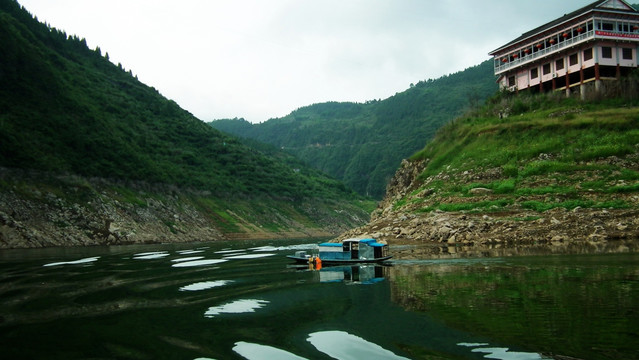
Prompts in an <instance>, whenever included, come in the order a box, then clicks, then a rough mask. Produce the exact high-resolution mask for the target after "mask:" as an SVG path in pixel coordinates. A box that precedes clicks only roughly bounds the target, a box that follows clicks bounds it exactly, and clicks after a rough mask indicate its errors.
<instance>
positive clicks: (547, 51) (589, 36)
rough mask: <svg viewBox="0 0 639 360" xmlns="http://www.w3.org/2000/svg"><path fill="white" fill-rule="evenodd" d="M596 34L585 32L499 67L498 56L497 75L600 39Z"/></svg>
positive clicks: (593, 31)
mask: <svg viewBox="0 0 639 360" xmlns="http://www.w3.org/2000/svg"><path fill="white" fill-rule="evenodd" d="M596 33H597V31H595V30H590V31H587V32H585V33H583V34H579V35H577V36H574V37H572V38H570V39H566V40H564V41H562V42H560V43H558V44H554V45H551V46H548V47H546V48H544V49H541V50H539V51H537V52H535V53H532V54H529V55H526V56H524V57H522V58H517V59H513V60H510V61H508V62H506V63H500V64H499V65H497V61H499V59H498V58H500V57H501V56H499V57H497V56H496V57H495V75H499V74H501V73H504V72H506V71H508V70H510V69H513V68H516V67H519V66H522V65H524V64H528V63H531V62H533V61H535V60H538V59H541V58H544V57H546V56H548V55H551V54H554V53H558V52H559V51H561V50H563V49H566V48H570V47H573V46H575V45H578V44H581V43H584V42H586V41H589V40H593V39H595V38H597V37H600V36H599V35H596ZM619 34H620V35H622V33H619ZM601 37H602V38H606V36H601Z"/></svg>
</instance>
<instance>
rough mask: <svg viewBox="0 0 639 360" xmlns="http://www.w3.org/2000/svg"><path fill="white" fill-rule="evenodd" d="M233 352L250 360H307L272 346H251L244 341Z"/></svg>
mask: <svg viewBox="0 0 639 360" xmlns="http://www.w3.org/2000/svg"><path fill="white" fill-rule="evenodd" d="M233 351H235V352H236V353H238V354H240V355H241V356H243V357H244V358H246V359H248V360H273V359H282V360H306V358H303V357H299V356H297V355H295V354H291V353H290V352H288V351H284V350H281V349H278V348H274V347H272V346H266V345H259V344H251V343H248V342H244V341H239V342H237V343H235V346H234V347H233Z"/></svg>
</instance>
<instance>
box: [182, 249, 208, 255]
mask: <svg viewBox="0 0 639 360" xmlns="http://www.w3.org/2000/svg"><path fill="white" fill-rule="evenodd" d="M203 252H204V250H180V251H178V252H177V253H178V254H180V255H191V254H199V253H203Z"/></svg>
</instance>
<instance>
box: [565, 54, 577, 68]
mask: <svg viewBox="0 0 639 360" xmlns="http://www.w3.org/2000/svg"><path fill="white" fill-rule="evenodd" d="M568 62H569V63H570V66H573V65H578V64H579V56H577V54H572V55H570V58H568Z"/></svg>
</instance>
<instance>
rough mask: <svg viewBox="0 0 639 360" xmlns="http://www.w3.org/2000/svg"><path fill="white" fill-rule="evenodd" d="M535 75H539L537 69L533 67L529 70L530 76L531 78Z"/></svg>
mask: <svg viewBox="0 0 639 360" xmlns="http://www.w3.org/2000/svg"><path fill="white" fill-rule="evenodd" d="M537 77H539V69H537V68H534V69H532V70H530V78H531V79H536V78H537Z"/></svg>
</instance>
